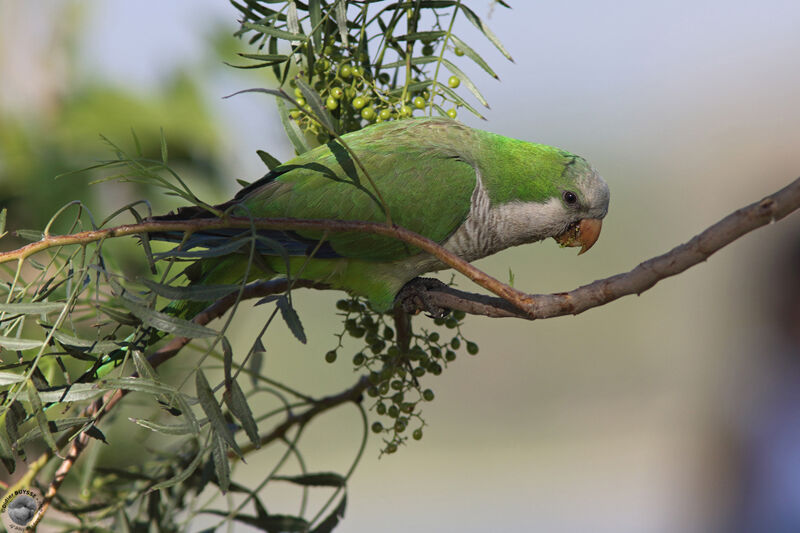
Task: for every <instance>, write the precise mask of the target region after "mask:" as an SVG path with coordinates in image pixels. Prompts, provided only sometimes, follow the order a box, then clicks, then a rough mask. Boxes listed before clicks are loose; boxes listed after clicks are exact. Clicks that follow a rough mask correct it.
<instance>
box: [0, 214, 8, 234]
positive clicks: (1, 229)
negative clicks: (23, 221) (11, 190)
mask: <svg viewBox="0 0 800 533" xmlns="http://www.w3.org/2000/svg"><path fill="white" fill-rule="evenodd" d="M7 212H8V208H5V207H4V208H3V209H2V210H0V239H2V238H3V236H4V235H5V234H6V233H7V232H6V214H7Z"/></svg>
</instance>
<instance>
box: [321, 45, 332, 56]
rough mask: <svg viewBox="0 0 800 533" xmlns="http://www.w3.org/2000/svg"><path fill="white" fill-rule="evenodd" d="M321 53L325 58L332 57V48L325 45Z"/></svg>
mask: <svg viewBox="0 0 800 533" xmlns="http://www.w3.org/2000/svg"><path fill="white" fill-rule="evenodd" d="M322 53H323V54H325V55H326V56H330V55H333V46H331V45H327V46H326V47H325V48H323V49H322Z"/></svg>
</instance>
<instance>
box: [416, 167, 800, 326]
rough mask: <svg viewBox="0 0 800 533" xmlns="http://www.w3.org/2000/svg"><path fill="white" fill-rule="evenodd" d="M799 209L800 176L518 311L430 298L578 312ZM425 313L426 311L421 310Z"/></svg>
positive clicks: (484, 309) (435, 294) (483, 310)
mask: <svg viewBox="0 0 800 533" xmlns="http://www.w3.org/2000/svg"><path fill="white" fill-rule="evenodd" d="M798 208H800V178H798V179H796V180H795V181H793V182H792V183H790V184H789V185H787V186H786V187H784V188H783V189H781V190H779V191H778V192H776V193H774V194H771V195H769V196H767V197H765V198H764V199H762V200H760V201H758V202H754V203H752V204H750V205H748V206H746V207H743V208H741V209H739V210H737V211H734V212H733V213H731V214H730V215H728V216H726V217H725V218H723V219H722V220H720V221H719V222H717V223H716V224H714V225H713V226H711V227H709V228H708V229H706V230H705V231H703V232H702V233H700V234H698V235H696V236H695V237H693V238H692V239H691V240H689V241H688V242H686V243H684V244H681V245H679V246H676V247H675V248H673V249H672V250H670V251H669V252H667V253H665V254H663V255H659V256H658V257H654V258H652V259H650V260H648V261H645V262H643V263H641V264H640V265H638V266H637V267H636V268H634V269H633V270H631V271H630V272H625V273H623V274H617V275H615V276H611V277H610V278H605V279H601V280H598V281H595V282H593V283H590V284H588V285H584V286H582V287H578V288H577V289H575V290H572V291H570V292H562V293H555V294H536V295H530V296H527V297H526V298H527V299H528V300H529V302H528V303H527V304H526V305H525V306H524V310H523V311H522V312H520V311H519V310H517V309H516V308H515V307H514V306H512V305H510V304H509V301H508V300H507V299H502V298H493V297H491V296H486V295H481V294H474V293H469V292H463V291H459V290H456V289H453V288H446V289H445V288H442V289H435V290H432V291H430V292H429V293H428V301H429V302H431V303H432V304H433V305H435V306H438V307H444V308H447V309H453V310H461V311H465V312H467V313H473V314H478V315H485V316H490V317H516V318H527V319H529V320H535V319H542V318H553V317H557V316H563V315H569V314H572V315H577V314H578V313H582V312H584V311H586V310H588V309H591V308H593V307H598V306H601V305H604V304H607V303H609V302H612V301H614V300H616V299H617V298H621V297H623V296H627V295H629V294H641V293H643V292H644V291H646V290H648V289H650V288H651V287H653V286H654V285H655V284H656V283H658V282H659V281H661V280H662V279H664V278H668V277H670V276H675V275H676V274H680V273H681V272H683V271H684V270H686V269H688V268H691V267H693V266H694V265H696V264H698V263H701V262H703V261H705V260H706V259H708V258H709V257H710V256H711V255H712V254H714V253H715V252H717V251H718V250H720V249H722V248H724V247H725V246H727V245H728V244H730V243H732V242H733V241H735V240H736V239H738V238H740V237H742V236H743V235H745V234H747V233H749V232H751V231H753V230H755V229H758V228H760V227H762V226H765V225H767V224H770V223H773V222H776V221H778V220H780V219H782V218H784V217H785V216H787V215H788V214H790V213H792V212H793V211H795V210H797V209H798ZM419 310H421V311H425V309H421V308H420V309H419Z"/></svg>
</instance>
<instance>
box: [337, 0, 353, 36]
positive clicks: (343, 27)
mask: <svg viewBox="0 0 800 533" xmlns="http://www.w3.org/2000/svg"><path fill="white" fill-rule="evenodd" d="M334 14H335V18H336V26H337V27H338V28H339V37H340V38H341V39H342V44H343V45H344V47H345V48H349V47H350V43H349V42H348V39H349V34H348V32H347V6H346V5H345V0H338V1H337V2H336V5H335V6H334Z"/></svg>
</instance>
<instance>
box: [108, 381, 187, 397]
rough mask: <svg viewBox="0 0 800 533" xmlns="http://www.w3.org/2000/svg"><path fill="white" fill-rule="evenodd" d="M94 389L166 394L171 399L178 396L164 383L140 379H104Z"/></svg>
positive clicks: (176, 392)
mask: <svg viewBox="0 0 800 533" xmlns="http://www.w3.org/2000/svg"><path fill="white" fill-rule="evenodd" d="M95 387H99V388H102V389H104V390H117V389H122V390H129V391H132V392H143V393H145V394H149V395H151V396H153V395H159V394H166V395H167V396H168V397H171V396H176V395H178V394H180V393H179V392H178V391H177V390H176V389H175V388H173V387H171V386H169V385H167V384H165V383H159V382H157V381H153V380H152V379H147V378H142V377H125V378H111V379H104V380H102V381H100V382H98V383H96V384H95Z"/></svg>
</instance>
